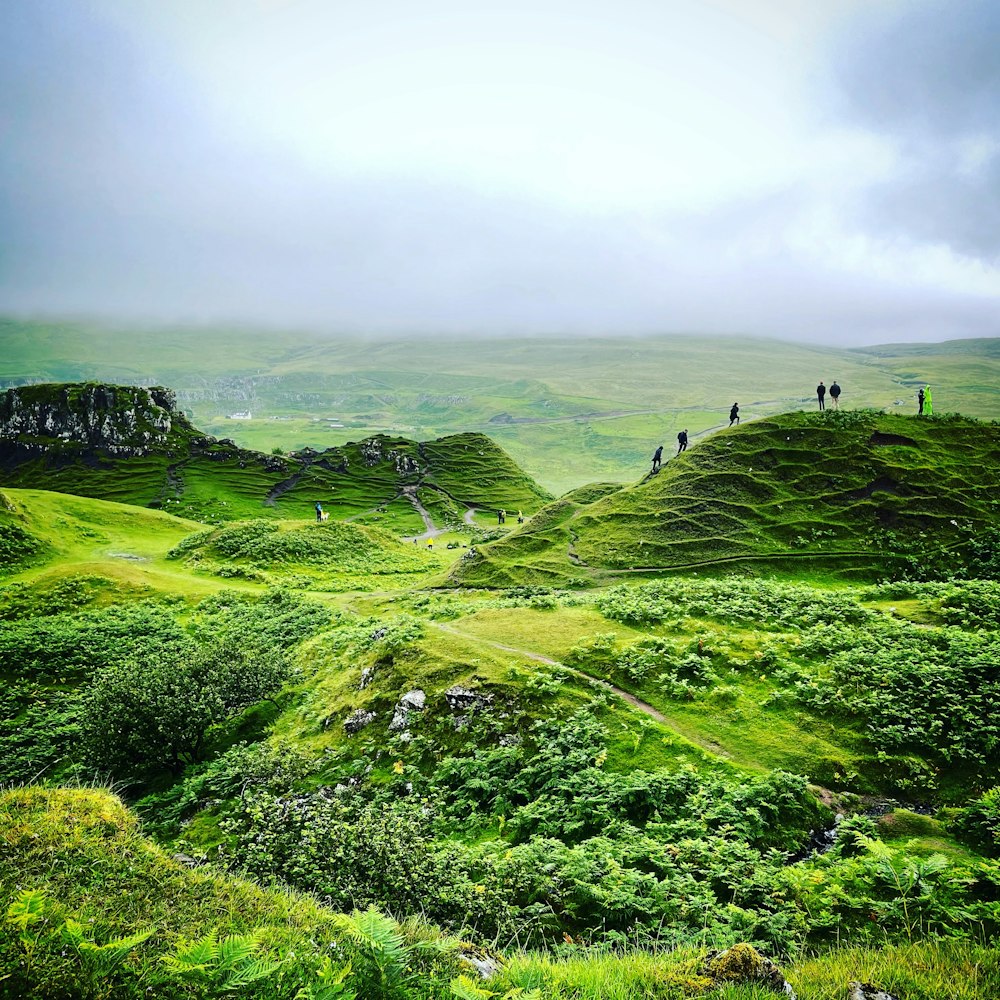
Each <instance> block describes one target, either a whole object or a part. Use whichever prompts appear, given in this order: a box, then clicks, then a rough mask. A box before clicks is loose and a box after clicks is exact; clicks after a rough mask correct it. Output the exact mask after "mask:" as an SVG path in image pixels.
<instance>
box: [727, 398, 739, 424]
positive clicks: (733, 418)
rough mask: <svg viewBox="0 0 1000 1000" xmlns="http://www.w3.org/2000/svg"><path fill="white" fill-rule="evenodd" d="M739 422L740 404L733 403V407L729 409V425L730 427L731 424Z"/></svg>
mask: <svg viewBox="0 0 1000 1000" xmlns="http://www.w3.org/2000/svg"><path fill="white" fill-rule="evenodd" d="M739 422H740V404H739V403H733V408H732V409H731V410H730V411H729V426H730V427H732V426H733V424H736V425H739Z"/></svg>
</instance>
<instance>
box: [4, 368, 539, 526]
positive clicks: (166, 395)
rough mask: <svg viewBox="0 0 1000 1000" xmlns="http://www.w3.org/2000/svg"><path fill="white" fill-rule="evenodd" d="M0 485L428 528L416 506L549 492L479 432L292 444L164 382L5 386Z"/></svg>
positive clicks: (236, 513)
mask: <svg viewBox="0 0 1000 1000" xmlns="http://www.w3.org/2000/svg"><path fill="white" fill-rule="evenodd" d="M0 486H10V487H19V488H29V489H47V490H57V491H60V492H66V493H74V494H79V495H82V496H91V497H99V498H102V499H109V500H117V501H120V502H122V503H130V504H137V505H140V506H147V507H158V508H162V509H165V510H169V511H170V512H171V513H173V514H177V515H178V516H181V517H187V518H192V519H194V520H199V521H203V522H209V523H219V522H223V521H231V520H239V519H246V518H253V517H279V518H289V517H292V518H295V517H298V518H309V517H312V516H313V509H314V505H315V504H316V503H317V502H320V503H322V505H323V506H324V508H325V509H326V510H327V511H328V512H330V513H331V515H332V516H333V517H335V518H361V519H363V520H364V521H365V523H376V524H381V525H382V526H385V527H390V528H392V529H394V530H397V531H399V532H400V533H406V532H409V533H413V534H417V533H419V532H421V531H423V529H424V521H423V519H422V516H421V513H420V508H421V506H423V507H424V508H425V509H427V508H435V509H436V510H437V512H438V515H439V516H438V520H439V521H440V522H441V523H449V522H450V523H454V524H461V522H462V519H463V517H464V516H465V515H466V513H467V512H468V511H469V509H470V508H474V507H475V508H480V507H481V508H490V509H495V508H501V507H506V508H510V509H511V510H518V509H524V510H526V511H529V512H530V511H534V510H536V509H538V507H539V506H541V505H542V504H543V503H544V502H545V501H546V500H548V499H550V495H549V494H548V493H547V492H546V491H545V490H543V489H542V488H541V487H540V486H538V485H537V484H536V483H535V482H534V481H532V480H531V479H530V478H529V477H528V476H527V475H525V473H524V472H523V471H522V470H520V469H519V468H518V467H517V466H516V465H515V463H514V462H513V460H512V459H511V458H510V456H509V455H507V453H506V452H504V451H503V449H501V448H499V447H498V446H497V445H496V444H494V443H493V442H492V441H491V440H490V439H489V438H487V437H485V436H483V435H481V434H458V435H453V436H451V437H447V438H442V439H438V440H436V441H429V442H416V441H410V440H407V439H405V438H399V437H387V436H385V435H376V436H375V437H372V438H368V439H366V440H364V441H359V442H354V443H349V444H345V445H343V446H341V447H337V448H328V449H326V450H325V451H321V452H317V451H313V450H311V449H305V450H303V451H300V452H295V453H293V454H290V455H284V454H271V455H265V454H263V453H262V452H255V451H249V450H246V449H242V448H238V447H237V446H236V445H235V444H234V443H233V442H232V441H229V440H221V441H220V440H217V439H215V438H213V437H211V436H208V435H205V434H202V433H201V432H200V431H198V430H197V429H196V428H194V427H193V426H192V425H191V423H190V422H189V421H188V420H187V418H186V417H185V416H184V414H183V413H181V412H179V411H178V410H177V409H176V405H175V399H174V397H173V394H172V393H171V392H170V390H165V389H151V390H147V389H142V388H137V387H130V386H106V385H96V384H70V385H34V386H25V387H22V388H19V389H11V390H8V391H7V392H6V393H4V394H2V395H0Z"/></svg>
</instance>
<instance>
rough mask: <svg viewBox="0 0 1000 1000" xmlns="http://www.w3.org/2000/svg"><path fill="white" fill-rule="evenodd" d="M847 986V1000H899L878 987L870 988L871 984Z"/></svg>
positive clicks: (854, 983)
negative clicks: (848, 990)
mask: <svg viewBox="0 0 1000 1000" xmlns="http://www.w3.org/2000/svg"><path fill="white" fill-rule="evenodd" d="M847 985H848V988H849V989H850V993H848V994H847V996H848V1000H899V998H898V997H896V996H894V995H893V994H892V993H887V992H886V991H885V990H883V989H880V988H879V987H878V986H872V984H871V983H856V982H850V983H848V984H847ZM942 1000H943V998H942Z"/></svg>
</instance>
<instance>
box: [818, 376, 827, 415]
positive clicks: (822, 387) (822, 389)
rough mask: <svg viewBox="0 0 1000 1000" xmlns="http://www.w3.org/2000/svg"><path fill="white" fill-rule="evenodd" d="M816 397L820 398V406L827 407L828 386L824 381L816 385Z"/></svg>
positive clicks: (821, 407)
mask: <svg viewBox="0 0 1000 1000" xmlns="http://www.w3.org/2000/svg"><path fill="white" fill-rule="evenodd" d="M816 398H817V399H818V400H819V408H820V409H821V410H825V409H826V386H825V385H823V383H822V382H820V384H819V385H818V386H816Z"/></svg>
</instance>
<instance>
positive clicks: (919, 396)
mask: <svg viewBox="0 0 1000 1000" xmlns="http://www.w3.org/2000/svg"><path fill="white" fill-rule="evenodd" d="M923 412H924V387H923V386H921V387H920V389H919V391H918V392H917V416H918V417H919V416H921V415H922V414H923Z"/></svg>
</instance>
